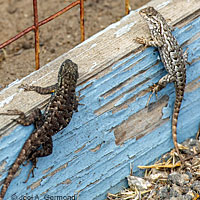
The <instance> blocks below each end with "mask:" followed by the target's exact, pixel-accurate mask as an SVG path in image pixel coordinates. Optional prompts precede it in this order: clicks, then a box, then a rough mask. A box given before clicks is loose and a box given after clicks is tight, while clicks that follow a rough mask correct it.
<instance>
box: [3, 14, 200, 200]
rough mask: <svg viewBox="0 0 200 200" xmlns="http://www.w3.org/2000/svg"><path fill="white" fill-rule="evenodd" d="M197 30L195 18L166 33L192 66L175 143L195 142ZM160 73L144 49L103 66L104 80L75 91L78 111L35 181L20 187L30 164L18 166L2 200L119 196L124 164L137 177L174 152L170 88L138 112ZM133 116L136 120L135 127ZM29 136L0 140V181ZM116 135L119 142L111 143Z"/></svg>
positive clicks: (152, 53)
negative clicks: (105, 70) (142, 167)
mask: <svg viewBox="0 0 200 200" xmlns="http://www.w3.org/2000/svg"><path fill="white" fill-rule="evenodd" d="M199 27H200V17H199V18H196V19H195V20H193V21H192V22H191V23H189V24H188V25H186V26H184V27H182V28H176V29H175V30H174V31H173V34H174V35H175V37H176V38H177V40H178V42H179V44H181V45H182V44H183V49H184V50H186V49H188V60H189V62H192V64H191V65H190V66H187V88H186V92H185V95H184V101H183V103H182V106H181V111H180V116H179V120H178V142H179V143H181V142H183V141H184V140H186V139H187V138H190V137H195V134H196V132H197V130H198V125H199V123H200V38H199ZM165 74H166V71H165V69H164V66H163V64H162V63H161V61H160V58H159V54H158V51H157V50H156V48H153V47H150V48H147V49H145V50H144V51H143V52H138V53H131V54H130V53H129V54H128V55H127V56H124V57H123V58H122V59H120V60H118V61H117V62H116V63H115V64H114V65H112V66H110V72H108V73H107V74H104V75H102V76H100V77H99V78H98V79H95V78H93V79H90V80H89V81H88V82H86V83H84V84H82V85H79V86H78V87H77V93H78V92H79V91H80V93H81V96H80V98H81V99H82V100H81V101H80V103H81V104H84V105H79V112H77V113H74V115H73V118H72V120H71V122H70V124H69V126H68V127H67V128H65V129H64V130H62V131H61V132H60V133H58V134H56V135H55V136H53V144H54V149H53V153H52V154H51V155H50V156H48V157H44V158H40V159H39V161H38V163H37V167H38V169H36V170H35V177H34V178H30V179H29V181H28V183H26V184H24V183H23V181H24V180H25V179H26V177H27V174H28V171H29V169H30V168H31V165H28V166H25V167H23V166H22V167H21V169H22V170H21V171H20V174H19V175H18V176H17V177H16V178H15V179H14V180H13V181H12V183H11V185H10V187H9V189H8V191H7V194H6V199H9V198H10V197H11V196H12V195H16V196H17V197H19V196H20V195H28V196H30V197H36V195H39V196H40V197H46V198H47V196H45V195H51V196H52V197H56V196H73V195H74V194H76V195H77V194H79V200H84V199H96V200H102V199H105V198H106V194H107V192H118V191H119V190H120V189H122V187H126V186H127V180H126V176H128V175H129V173H130V163H134V167H133V172H134V173H135V174H137V175H141V174H142V173H143V171H141V170H139V169H138V168H137V166H138V165H147V164H149V163H151V162H153V161H154V160H155V159H156V158H158V157H160V156H161V155H162V154H163V153H166V152H167V151H169V150H170V149H172V148H173V141H172V136H171V116H172V112H173V104H174V100H175V90H174V85H173V84H168V85H167V87H166V88H164V89H163V90H162V91H160V92H159V93H158V100H156V98H155V96H153V97H152V99H151V102H150V103H151V105H149V106H150V107H151V106H152V108H151V109H148V108H145V105H146V103H147V99H148V97H149V95H150V93H148V92H145V90H146V89H147V88H148V87H149V86H150V85H152V84H153V83H156V82H157V81H158V80H159V79H160V78H161V77H162V76H164V75H165ZM158 102H160V104H159V103H158ZM163 102H164V103H163ZM160 105H161V107H162V109H161V112H160V114H159V113H158V114H159V115H161V118H159V119H157V124H156V125H155V126H153V127H152V126H151V123H152V121H153V122H154V120H156V119H154V118H153V119H152V120H150V119H151V116H152V115H155V114H156V112H157V110H156V109H158V108H159V106H160ZM153 110H154V111H156V112H154V111H153ZM144 116H146V118H145V117H144ZM137 117H139V118H140V117H141V119H140V121H139V122H138V121H137ZM135 120H136V121H135ZM127 121H129V123H128V124H126V122H127ZM132 122H133V123H132ZM137 122H138V123H137ZM122 124H124V126H123V125H122ZM121 125H122V126H121ZM139 125H140V127H137V126H139ZM131 126H133V127H132V129H133V130H134V131H135V130H137V129H138V130H142V131H141V132H138V133H137V134H136V135H134V134H135V132H134V131H132V132H131V130H130V128H129V129H128V127H131ZM123 128H124V129H123ZM126 128H127V130H126ZM146 130H147V132H146ZM32 131H33V126H29V127H24V126H21V125H19V126H17V127H16V129H15V130H14V131H13V132H12V133H11V134H9V135H8V136H5V137H3V138H2V139H1V140H0V159H1V160H0V162H1V163H3V162H4V161H6V162H7V163H6V165H5V168H4V169H3V174H2V176H1V178H0V180H1V181H2V180H3V179H4V178H5V177H6V175H7V171H8V169H9V167H10V166H11V165H12V163H13V162H14V160H15V159H16V157H17V155H18V153H19V151H20V150H21V147H22V145H23V144H24V142H25V140H26V139H27V138H28V136H29V135H30V134H31V132H32ZM121 132H124V134H125V136H124V135H123V134H122V136H123V137H122V138H117V137H118V136H117V134H119V135H120V134H121ZM126 134H128V136H127V135H126ZM126 136H127V138H126Z"/></svg>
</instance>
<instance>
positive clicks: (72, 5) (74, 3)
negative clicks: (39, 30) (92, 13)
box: [39, 0, 80, 26]
mask: <svg viewBox="0 0 200 200" xmlns="http://www.w3.org/2000/svg"><path fill="white" fill-rule="evenodd" d="M78 4H80V0H78V1H75V2H73V3H71V4H70V5H68V6H67V7H65V8H63V9H62V10H60V11H58V12H57V13H55V14H54V15H51V16H50V17H48V18H46V19H44V20H42V21H41V22H39V26H42V25H43V24H46V23H47V22H49V21H51V20H53V19H55V18H56V17H58V16H60V15H62V14H63V13H65V12H66V11H68V10H70V9H71V8H73V7H74V6H76V5H78Z"/></svg>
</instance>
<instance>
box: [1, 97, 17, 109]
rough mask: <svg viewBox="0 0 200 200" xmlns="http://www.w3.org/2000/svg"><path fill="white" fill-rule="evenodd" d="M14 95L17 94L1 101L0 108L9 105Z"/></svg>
mask: <svg viewBox="0 0 200 200" xmlns="http://www.w3.org/2000/svg"><path fill="white" fill-rule="evenodd" d="M16 94H17V93H15V94H13V95H11V96H9V97H8V98H6V99H4V100H3V101H1V102H0V108H3V107H4V106H5V104H9V103H10V102H11V101H12V100H13V98H14V96H15V95H16Z"/></svg>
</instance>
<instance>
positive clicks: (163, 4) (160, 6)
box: [156, 0, 172, 10]
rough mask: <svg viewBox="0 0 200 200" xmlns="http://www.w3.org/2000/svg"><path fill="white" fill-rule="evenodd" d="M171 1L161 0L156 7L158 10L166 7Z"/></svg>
mask: <svg viewBox="0 0 200 200" xmlns="http://www.w3.org/2000/svg"><path fill="white" fill-rule="evenodd" d="M171 2H172V0H168V1H165V2H163V3H161V4H159V5H157V6H156V8H157V9H158V10H160V9H161V8H164V7H166V6H167V5H168V4H169V3H171Z"/></svg>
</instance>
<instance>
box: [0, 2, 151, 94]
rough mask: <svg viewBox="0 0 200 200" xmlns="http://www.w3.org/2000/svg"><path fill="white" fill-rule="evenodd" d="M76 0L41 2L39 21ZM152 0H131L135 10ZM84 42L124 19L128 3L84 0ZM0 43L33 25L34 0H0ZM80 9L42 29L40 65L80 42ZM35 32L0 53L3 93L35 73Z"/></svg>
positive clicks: (77, 8) (68, 13)
mask: <svg viewBox="0 0 200 200" xmlns="http://www.w3.org/2000/svg"><path fill="white" fill-rule="evenodd" d="M74 1H75V0H57V1H54V0H46V1H38V15H39V21H41V20H43V19H45V18H47V17H49V16H50V15H52V14H54V13H55V12H57V11H59V10H61V9H62V8H64V7H65V6H67V5H69V4H70V3H72V2H74ZM148 1H149V0H134V1H133V0H131V1H130V4H131V9H132V10H134V9H136V8H138V7H140V6H142V5H144V4H145V3H147V2H148ZM84 4H85V5H84V11H85V39H87V38H89V37H90V36H92V35H94V34H95V33H97V32H99V31H100V30H102V29H104V28H105V27H107V26H108V25H109V24H112V23H114V22H116V21H118V20H120V19H121V17H123V16H124V15H125V0H116V1H113V0H85V3H84ZM0 13H1V17H0V27H1V34H0V43H3V42H4V41H6V40H8V39H9V38H11V37H13V36H14V35H16V34H17V33H19V32H21V31H22V30H24V29H25V28H27V27H29V26H31V25H32V24H33V10H32V1H31V0H29V1H27V0H18V1H15V0H8V1H4V0H0ZM79 22H80V21H79V6H78V5H77V6H76V7H74V8H72V9H71V10H69V11H68V12H66V13H64V14H63V15H61V16H59V17H58V18H56V19H54V20H53V21H51V22H49V23H47V24H45V25H43V26H41V27H40V66H43V65H45V64H46V63H48V62H49V61H51V60H53V59H55V58H57V57H58V56H60V55H62V54H63V53H65V52H67V51H69V50H70V49H72V48H73V47H74V46H76V45H77V44H79V43H80V37H81V36H80V25H79ZM34 52H35V51H34V32H33V31H32V32H29V33H28V34H26V35H25V36H23V37H22V38H20V39H18V40H17V41H15V42H13V43H12V44H10V45H8V46H7V47H6V48H4V49H3V51H2V50H0V90H1V89H3V88H4V87H6V86H7V85H8V84H9V83H11V82H13V81H15V80H16V79H21V78H23V77H25V76H26V75H28V74H30V73H31V72H32V71H34V70H35V54H34Z"/></svg>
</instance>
